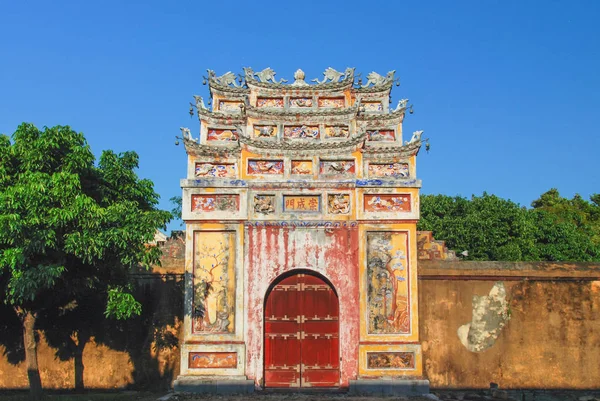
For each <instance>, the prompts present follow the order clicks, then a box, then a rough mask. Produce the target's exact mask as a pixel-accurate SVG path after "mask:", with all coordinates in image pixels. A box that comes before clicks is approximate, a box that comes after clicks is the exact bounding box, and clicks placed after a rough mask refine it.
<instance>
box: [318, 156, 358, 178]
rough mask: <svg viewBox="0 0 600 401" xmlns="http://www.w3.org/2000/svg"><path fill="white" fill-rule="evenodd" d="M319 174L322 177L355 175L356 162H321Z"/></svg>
mask: <svg viewBox="0 0 600 401" xmlns="http://www.w3.org/2000/svg"><path fill="white" fill-rule="evenodd" d="M319 173H320V174H322V175H354V174H355V173H356V164H355V163H354V160H321V167H320V169H319Z"/></svg>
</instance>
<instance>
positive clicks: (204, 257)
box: [192, 231, 235, 363]
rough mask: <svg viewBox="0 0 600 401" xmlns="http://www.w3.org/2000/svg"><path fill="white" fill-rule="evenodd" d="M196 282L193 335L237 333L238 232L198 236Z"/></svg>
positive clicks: (195, 259)
mask: <svg viewBox="0 0 600 401" xmlns="http://www.w3.org/2000/svg"><path fill="white" fill-rule="evenodd" d="M193 280H194V296H193V310H192V331H193V332H194V333H200V334H213V333H233V332H234V324H235V318H234V317H235V233H234V232H231V231H196V232H194V270H193ZM198 363H200V362H198Z"/></svg>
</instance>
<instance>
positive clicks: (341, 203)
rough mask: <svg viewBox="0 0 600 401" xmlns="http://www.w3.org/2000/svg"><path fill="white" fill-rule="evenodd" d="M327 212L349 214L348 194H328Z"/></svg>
mask: <svg viewBox="0 0 600 401" xmlns="http://www.w3.org/2000/svg"><path fill="white" fill-rule="evenodd" d="M327 206H328V209H327V211H328V212H329V213H331V214H349V213H350V195H348V194H329V195H327Z"/></svg>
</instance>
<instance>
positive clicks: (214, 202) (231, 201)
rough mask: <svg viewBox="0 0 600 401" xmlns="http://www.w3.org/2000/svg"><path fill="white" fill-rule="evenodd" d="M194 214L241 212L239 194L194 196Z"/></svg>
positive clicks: (192, 203)
mask: <svg viewBox="0 0 600 401" xmlns="http://www.w3.org/2000/svg"><path fill="white" fill-rule="evenodd" d="M191 205H192V212H196V213H197V212H237V211H239V210H240V196H239V195H238V194H196V195H192V202H191Z"/></svg>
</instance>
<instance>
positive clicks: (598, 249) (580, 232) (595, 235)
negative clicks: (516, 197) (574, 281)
mask: <svg viewBox="0 0 600 401" xmlns="http://www.w3.org/2000/svg"><path fill="white" fill-rule="evenodd" d="M590 200H591V202H588V201H586V200H585V199H583V198H582V197H581V196H580V195H578V194H576V195H575V196H574V197H573V198H572V199H567V198H564V197H562V196H560V193H559V192H558V190H557V189H556V188H552V189H550V190H549V191H547V192H545V193H543V194H542V195H541V196H540V197H539V198H538V199H536V200H535V201H533V202H532V203H531V206H532V207H533V210H531V211H530V213H531V214H532V216H534V220H535V221H536V223H537V224H536V225H537V228H538V229H537V231H536V243H537V247H538V251H539V253H540V258H541V259H542V260H550V261H560V260H571V261H572V260H577V261H582V262H584V261H585V262H588V261H590V262H591V261H599V260H600V203H599V201H600V195H599V194H594V195H592V196H591V197H590Z"/></svg>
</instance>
